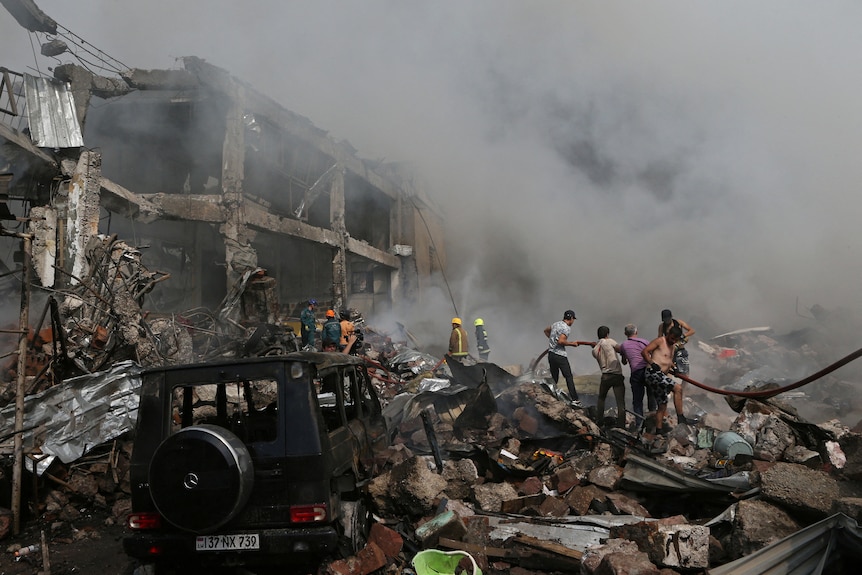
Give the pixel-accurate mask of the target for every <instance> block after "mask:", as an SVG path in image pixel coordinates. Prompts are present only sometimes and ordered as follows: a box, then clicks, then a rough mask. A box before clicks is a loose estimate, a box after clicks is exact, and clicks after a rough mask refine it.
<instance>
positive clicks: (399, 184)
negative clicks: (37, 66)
mask: <svg viewBox="0 0 862 575" xmlns="http://www.w3.org/2000/svg"><path fill="white" fill-rule="evenodd" d="M4 5H5V6H6V7H7V8H8V9H9V11H10V13H12V14H13V15H14V16H15V17H16V19H18V21H19V22H20V23H21V24H22V25H24V26H25V27H27V28H28V29H30V30H31V31H37V32H43V33H45V34H47V35H48V36H47V37H49V38H53V36H52V34H57V24H56V23H54V22H53V20H51V19H50V18H49V17H47V16H46V15H44V14H43V13H41V11H39V10H38V8H37V7H36V6H35V5H34V4H33V3H32V2H17V1H15V2H13V1H11V0H5V1H4ZM13 8H15V9H13ZM16 9H17V12H18V13H16ZM22 14H23V15H22ZM61 37H62V34H60V35H58V36H57V38H61ZM52 42H54V44H51V45H50V46H48V47H47V48H45V47H43V53H45V50H46V49H47V50H48V51H49V52H51V53H53V52H54V51H56V50H60V51H61V53H62V51H65V50H66V48H65V47H64V46H63V45H62V44H63V42H62V41H60V40H56V39H55V40H52ZM56 42H59V43H60V44H61V45H60V46H57V45H55V44H56ZM47 44H48V43H47V42H46V45H47ZM99 54H100V57H102V58H103V61H104V62H105V63H106V69H114V70H116V71H117V72H118V75H117V76H115V77H106V76H101V75H96V74H94V73H92V72H90V71H89V70H88V69H86V68H85V67H82V66H80V65H78V64H62V65H59V66H56V67H55V68H54V70H53V74H54V78H39V77H34V76H30V75H27V74H19V73H16V72H14V71H11V70H8V69H5V68H3V69H2V70H0V73H2V79H0V217H3V218H4V219H6V220H9V221H6V222H4V226H3V227H4V228H6V229H7V230H13V229H15V230H16V231H23V230H26V231H29V232H31V233H32V234H33V248H32V249H33V264H34V272H35V274H34V279H35V280H37V281H38V282H39V283H41V285H42V286H45V287H59V288H62V287H64V286H68V285H70V284H74V283H75V281H76V278H79V277H81V274H82V273H84V270H85V269H86V267H87V261H86V251H87V250H86V248H87V244H88V242H89V241H90V239H91V238H92V237H94V236H96V235H97V234H103V235H112V234H115V235H117V236H118V237H120V238H123V239H124V240H125V241H126V242H127V243H129V244H133V245H134V246H135V247H136V248H138V249H141V250H143V251H144V254H145V258H146V261H147V265H148V267H149V268H150V269H158V270H159V272H160V273H163V274H165V275H169V276H170V281H169V282H165V283H164V284H163V285H162V286H160V289H159V290H157V293H153V294H152V296H151V297H150V298H149V299H148V307H149V308H151V309H152V310H153V312H154V313H166V314H168V313H174V312H182V311H185V310H190V309H194V308H198V307H203V308H208V309H217V308H218V306H219V304H220V302H222V301H223V299H224V298H225V296H226V294H227V293H229V291H230V289H231V286H233V285H235V284H236V282H237V281H238V280H239V279H240V278H241V277H242V275H243V274H244V273H246V272H248V271H249V270H256V269H258V268H262V269H263V270H265V274H266V276H268V277H269V278H272V280H274V281H271V285H270V287H271V291H270V292H269V293H268V296H267V297H270V298H272V297H273V296H274V299H276V301H274V302H273V301H268V302H267V309H266V310H263V311H262V313H261V315H262V316H265V317H260V318H259V319H260V320H261V321H265V322H266V321H268V322H273V321H279V320H281V321H284V320H287V319H289V318H295V317H297V316H298V315H299V310H301V309H302V307H304V304H305V302H306V300H308V299H309V298H315V299H317V300H318V301H319V302H320V305H321V306H324V305H325V306H328V307H333V308H335V309H345V308H352V309H356V310H358V311H360V312H361V313H363V314H366V315H371V314H379V313H384V312H386V311H388V310H390V309H393V308H394V309H398V308H399V306H404V305H412V304H415V303H419V302H421V300H422V296H423V292H424V291H425V290H426V289H427V288H428V287H429V285H430V282H432V281H433V279H432V278H433V276H434V273H435V271H439V270H440V268H441V266H444V265H445V252H444V247H443V244H442V243H441V239H442V233H441V231H440V221H441V218H440V216H439V211H438V210H437V209H436V208H435V207H434V206H433V205H432V204H431V202H430V201H429V199H428V197H427V196H426V195H425V194H424V193H423V192H422V190H421V187H420V185H419V184H418V183H417V181H416V178H415V177H414V176H413V175H412V174H411V173H410V171H409V169H408V168H406V167H405V166H402V165H397V164H392V163H383V162H374V161H368V160H363V159H360V158H359V157H358V156H357V154H356V150H354V149H353V147H352V146H351V145H350V144H349V143H348V142H346V141H340V142H336V141H335V140H334V139H333V138H331V137H330V136H328V135H327V133H326V132H325V131H324V130H321V129H319V128H317V127H315V126H314V125H313V124H312V122H311V121H310V120H308V119H307V118H304V117H302V116H299V115H297V114H295V113H293V112H291V111H289V110H287V109H285V108H284V107H282V106H281V105H279V104H278V103H277V102H276V101H274V100H273V99H271V98H269V97H267V96H265V95H263V94H261V93H259V92H257V91H255V90H254V89H253V88H252V87H250V86H248V85H247V84H245V83H243V82H242V81H240V80H238V79H237V78H235V77H233V76H231V75H230V74H229V73H228V72H227V71H225V70H222V69H220V68H218V67H216V66H213V65H211V64H209V63H207V62H205V61H203V60H201V59H199V58H194V57H188V58H184V59H182V63H183V68H182V69H177V70H156V71H145V70H136V69H126V68H124V67H123V66H122V65H121V64H120V63H118V62H116V61H113V60H111V59H109V58H108V57H107V56H106V55H104V54H102V53H99ZM16 217H17V218H19V220H21V219H23V220H26V221H27V222H28V223H24V222H21V221H19V222H14V219H15V218H16ZM15 226H18V227H17V228H16V227H15ZM7 235H8V234H7ZM435 240H436V241H435ZM2 241H4V242H10V246H16V245H17V242H18V240H16V239H14V238H8V237H6V238H3V240H2ZM16 251H18V248H17V247H10V248H9V249H7V250H3V255H2V256H0V257H2V258H3V259H4V261H3V262H2V270H0V271H3V272H6V271H8V270H12V269H15V268H16V267H19V268H20V263H17V264H16V263H15V262H13V261H5V259H6V257H7V256H6V254H13V253H15V252H16ZM17 257H18V256H16V258H17ZM7 289H10V290H13V289H17V288H16V287H14V285H10V286H7ZM10 293H12V292H11V291H10Z"/></svg>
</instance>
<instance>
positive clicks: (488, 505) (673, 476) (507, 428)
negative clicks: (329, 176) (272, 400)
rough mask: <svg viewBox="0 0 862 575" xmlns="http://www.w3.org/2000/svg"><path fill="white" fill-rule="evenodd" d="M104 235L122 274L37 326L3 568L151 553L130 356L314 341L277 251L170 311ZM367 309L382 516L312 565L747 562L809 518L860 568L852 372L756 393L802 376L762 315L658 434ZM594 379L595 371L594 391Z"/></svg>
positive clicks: (107, 567)
mask: <svg viewBox="0 0 862 575" xmlns="http://www.w3.org/2000/svg"><path fill="white" fill-rule="evenodd" d="M91 255H92V257H93V258H94V259H95V261H100V262H102V264H101V265H100V266H96V267H95V268H94V269H96V270H98V269H102V270H105V273H101V272H94V275H93V276H92V277H90V278H82V280H83V281H82V283H81V284H79V287H78V288H76V290H75V291H73V292H69V293H60V294H57V295H56V297H55V298H52V299H50V300H49V301H48V302H47V304H46V313H45V314H43V315H42V318H43V319H44V320H45V323H46V325H41V324H39V325H35V326H33V329H32V333H31V337H30V342H31V347H30V352H31V356H30V357H31V358H33V360H32V361H30V362H28V364H27V374H26V375H27V377H26V382H27V385H26V389H27V392H28V399H27V412H26V413H27V415H26V417H25V429H24V430H23V433H22V435H23V437H24V448H25V452H26V455H27V457H26V460H25V461H26V464H25V465H26V467H27V471H26V472H25V474H24V476H25V480H24V481H23V486H22V488H23V492H22V502H23V503H22V507H23V508H24V509H25V511H24V513H25V515H24V516H23V517H22V525H21V530H20V533H19V534H18V535H13V518H12V515H11V512H9V511H6V510H4V511H3V513H2V514H0V541H2V544H0V551H2V553H0V573H8V574H13V573H35V572H38V571H39V570H43V571H45V572H48V571H49V569H50V571H49V572H50V573H54V574H59V573H93V572H96V571H97V570H100V571H101V572H106V573H114V572H116V573H123V572H128V573H131V572H133V571H137V573H139V574H140V573H144V572H145V570H143V569H141V568H136V566H135V565H133V564H132V563H131V562H129V561H128V560H127V559H126V558H125V556H124V555H123V554H122V551H121V543H120V541H121V537H122V533H123V521H124V519H125V515H126V513H127V512H128V510H129V508H130V504H129V498H128V495H129V492H130V488H129V479H128V468H129V456H130V454H131V449H132V445H133V435H132V423H133V421H134V401H135V394H136V392H137V389H136V387H135V385H134V380H135V377H134V375H135V369H136V368H135V367H132V366H135V365H142V366H147V365H161V364H164V363H185V362H190V361H206V360H208V359H212V358H215V357H223V356H230V355H234V356H242V355H272V354H281V353H288V352H290V351H294V350H296V349H297V345H296V338H295V336H294V334H293V331H292V328H291V327H290V326H289V322H288V321H287V320H286V319H285V318H280V317H279V316H278V310H277V309H270V308H268V307H267V306H266V305H265V304H263V305H262V304H261V302H267V301H272V299H271V298H269V297H268V296H267V293H266V292H267V290H271V289H274V286H272V285H271V282H270V281H269V280H268V278H267V277H266V275H265V272H263V271H262V270H251V271H249V273H247V274H246V275H245V276H243V279H242V281H241V283H240V284H239V285H238V286H236V289H235V290H234V292H233V293H231V294H230V295H229V296H228V297H227V298H226V299H225V302H224V303H223V306H222V308H221V309H220V310H216V311H208V310H192V311H190V312H189V313H187V314H176V315H174V316H171V317H155V316H150V315H148V314H147V313H145V312H144V311H143V309H144V308H143V303H144V302H143V299H144V295H145V294H146V293H147V292H148V291H149V290H150V289H152V287H153V285H154V284H155V283H157V282H158V281H160V280H161V277H162V276H160V275H159V274H153V273H150V272H149V271H147V270H146V269H145V268H144V267H143V265H142V264H141V262H140V257H139V254H138V253H137V252H136V251H135V250H132V249H130V248H129V247H128V246H126V245H125V244H123V243H122V242H119V241H117V240H116V238H107V239H103V240H101V241H94V242H93V245H92V254H91ZM107 278H113V280H112V281H108V280H107ZM107 309H110V310H112V311H111V313H104V312H105V310H107ZM118 310H122V313H119V312H118ZM34 315H36V317H37V318H38V314H34ZM46 318H47V319H46ZM354 319H355V320H357V323H358V324H359V325H361V326H363V330H362V331H363V336H364V345H363V346H362V348H361V350H360V352H359V353H361V354H363V355H364V356H365V357H366V359H367V361H368V362H369V365H370V366H371V370H370V371H371V373H372V374H373V375H374V377H375V380H374V383H375V386H376V388H377V391H378V394H379V396H380V397H381V398H382V400H383V402H384V404H385V409H384V414H385V416H386V418H387V423H388V424H389V427H390V430H391V433H392V443H391V446H390V447H389V448H388V449H387V450H386V451H385V452H383V453H381V454H379V457H378V460H377V462H376V469H377V473H376V476H375V479H374V480H373V481H372V482H371V484H370V485H369V486H368V489H369V492H370V495H371V496H372V497H373V501H374V504H375V520H376V522H375V525H374V528H373V530H372V534H371V538H370V542H369V544H368V545H367V546H366V548H365V549H364V550H363V551H361V552H360V553H358V554H357V555H356V556H355V557H351V558H346V559H345V558H342V559H336V558H332V559H331V560H327V561H324V562H323V563H322V564H321V565H320V566H316V567H315V568H314V569H313V570H314V571H317V572H320V573H339V574H348V573H350V574H367V573H418V574H420V575H422V574H423V573H434V572H438V571H435V570H433V569H435V568H433V567H432V565H437V567H436V569H440V566H441V565H442V566H444V571H441V572H451V573H456V572H460V569H456V567H455V565H457V563H458V562H460V563H461V568H462V569H467V572H468V573H469V572H470V570H471V569H472V566H473V563H472V562H475V565H476V566H477V568H478V569H481V570H482V572H483V573H485V574H491V573H520V574H523V575H526V574H529V573H572V572H581V573H597V574H599V573H674V572H682V573H704V572H707V570H710V571H713V570H720V569H725V570H726V571H724V572H732V570H733V569H735V568H737V566H738V565H739V563H738V562H739V561H745V559H746V558H749V557H751V556H752V554H753V553H755V552H757V551H758V550H762V549H766V550H767V551H768V550H769V549H772V548H774V547H775V546H776V545H781V543H779V541H780V540H782V539H783V538H786V537H788V538H790V539H789V540H788V541H791V542H792V543H786V542H785V543H784V545H785V546H787V547H788V548H789V551H788V552H789V553H790V555H794V553H796V552H797V551H796V545H797V543H796V542H795V541H794V540H793V537H795V536H796V535H798V534H800V533H803V532H804V533H808V532H807V531H806V530H808V529H812V528H813V529H821V530H823V531H822V532H819V531H818V532H816V533H815V535H817V537H814V536H812V537H808V538H807V539H806V540H809V539H816V540H820V541H823V542H824V543H823V545H822V548H819V547H818V548H814V549H813V550H811V549H810V545H809V546H808V547H805V549H806V550H807V551H806V553H807V554H808V555H807V556H810V557H815V558H816V560H817V561H819V560H820V557H821V556H824V555H826V556H829V557H830V559H828V560H824V561H825V562H826V563H825V564H826V565H829V572H831V573H839V572H850V571H851V569H852V566H853V562H854V560H855V559H858V557H859V555H860V553H859V549H860V545H862V541H860V539H859V538H858V529H857V528H856V521H858V520H859V518H860V516H862V450H860V445H862V435H860V433H859V431H860V430H859V429H851V428H849V427H848V425H847V422H843V421H842V420H841V415H842V413H847V412H849V408H848V406H841V405H831V403H830V398H833V397H841V396H843V397H846V396H847V394H846V393H845V389H844V388H845V387H846V386H847V385H848V384H847V383H846V382H842V381H838V380H835V379H831V378H830V377H831V376H830V375H829V374H823V376H822V377H819V378H818V380H817V385H816V386H807V387H799V388H798V389H795V390H794V391H793V392H789V393H787V394H780V395H777V396H775V397H745V395H746V394H751V393H752V392H756V391H757V390H760V391H761V392H762V391H763V390H768V389H770V388H774V387H776V385H784V384H786V383H787V382H782V381H781V380H780V378H778V377H770V376H767V375H764V371H765V370H764V368H763V367H762V366H763V365H768V363H765V361H768V360H764V355H766V356H768V357H777V358H781V357H784V359H783V360H777V361H776V362H775V365H786V364H787V361H786V356H788V355H790V354H787V352H786V350H785V349H784V348H783V347H782V344H781V343H780V341H779V340H778V339H775V338H772V337H770V335H769V334H768V333H767V332H766V331H765V330H763V329H760V328H759V329H756V330H748V331H746V330H743V331H741V332H739V333H735V334H733V336H732V337H731V336H728V337H725V338H722V339H721V340H719V341H713V342H711V343H710V344H706V343H704V344H703V345H702V346H701V351H703V352H704V353H705V354H706V356H705V357H707V359H706V360H705V361H709V362H711V366H712V367H713V368H714V369H713V373H714V374H715V377H714V381H710V382H708V383H709V384H710V385H714V386H716V387H720V388H722V389H729V390H731V391H732V392H733V393H734V394H733V395H721V394H717V393H712V392H709V391H705V390H703V389H700V388H699V387H696V386H695V385H691V384H689V385H687V387H686V400H685V411H686V415H687V416H688V419H690V420H691V423H689V424H680V425H676V423H677V422H676V419H675V415H674V414H673V413H672V412H671V414H670V415H669V418H668V421H667V423H668V424H669V426H670V428H671V432H670V433H669V434H667V435H666V436H663V435H658V434H656V433H654V431H655V421H654V416H653V415H651V414H648V415H647V417H646V420H645V421H638V420H637V419H635V417H634V416H633V415H632V414H627V417H628V419H627V426H626V428H625V429H621V428H615V427H613V423H614V417H613V416H614V414H615V413H614V411H615V409H616V408H615V407H612V408H611V409H610V410H609V411H608V412H607V413H605V414H596V413H595V408H594V407H587V408H585V409H584V408H576V407H574V406H573V405H572V404H571V403H570V402H569V401H568V398H567V396H566V395H565V394H563V393H560V392H559V391H558V390H557V388H556V387H554V386H552V385H551V384H550V381H549V379H548V378H547V374H546V373H545V372H543V371H542V368H541V365H542V364H541V363H540V364H539V365H540V367H539V369H538V370H536V371H533V372H530V371H529V370H526V372H525V373H521V371H522V369H521V368H515V367H510V368H508V369H503V368H502V367H500V366H498V365H496V364H493V363H473V364H472V365H462V364H460V363H457V362H451V361H450V362H448V363H444V362H443V358H440V357H435V356H432V355H428V354H426V353H424V352H423V351H422V350H420V349H416V347H415V338H412V337H410V334H409V332H408V331H406V330H405V329H401V330H399V332H398V333H382V332H378V331H377V330H375V329H374V326H364V325H363V320H362V318H361V317H357V316H356V315H354ZM48 324H50V327H46V326H47V325H48ZM10 347H14V342H13V343H12V345H11V346H10ZM806 353H807V354H808V355H809V357H808V359H809V360H819V359H820V358H819V356H818V353H817V351H816V350H807V351H806ZM758 354H759V355H758ZM834 359H836V358H829V360H828V361H833V360H834ZM468 363H472V362H468ZM823 363H824V364H825V363H828V362H823ZM15 368H16V364H15V363H14V362H13V363H10V364H7V365H6V370H5V381H6V382H7V383H6V385H7V387H6V389H5V390H3V393H2V395H3V397H4V398H5V399H6V401H7V402H8V403H9V404H8V405H6V407H5V408H3V410H2V411H0V416H2V425H3V429H2V435H3V437H2V441H3V444H2V448H3V453H4V457H5V459H4V463H5V464H4V467H3V479H4V481H3V486H4V488H3V496H4V503H3V506H4V507H9V499H10V496H9V493H10V489H9V485H10V481H11V476H12V474H11V461H12V459H11V457H10V456H9V454H11V452H12V451H11V447H12V441H13V439H12V438H13V436H14V433H13V427H12V425H13V421H14V401H12V400H13V398H14V385H15V382H16V380H17V373H16V371H15ZM597 377H598V376H585V377H581V378H579V380H578V388H579V389H582V390H584V392H583V393H582V396H581V398H582V399H586V401H585V404H586V405H588V406H589V405H594V403H595V401H592V402H591V401H590V400H589V398H590V396H591V393H593V394H594V393H595V389H596V387H597ZM776 382H778V383H776ZM761 395H764V396H765V395H769V394H768V393H762V394H761ZM814 403H818V404H821V405H825V406H827V407H830V405H831V408H832V409H834V411H835V414H836V417H834V418H832V419H831V420H828V421H817V422H811V421H808V420H807V419H806V418H805V417H804V416H802V415H800V413H801V412H804V411H805V410H804V409H800V408H805V407H809V406H810V405H812V404H814ZM832 403H834V402H832ZM842 409H843V410H844V411H842ZM84 423H87V425H84ZM28 424H29V425H28ZM34 471H35V472H34ZM836 514H842V515H839V516H838V517H840V520H836V519H834V517H836ZM824 521H832V523H828V525H829V526H830V527H829V529H832V527H831V526H832V525H833V524H834V525H840V532H841V533H842V535H841V537H843V539H840V544H837V545H832V547H828V545H827V544H828V541H829V540H830V537H829V536H827V535H829V534H830V533H832V531H830V530H827V527H823V526H824V525H827V523H823V522H824ZM835 529H836V530H838V529H839V528H838V527H836V528H835ZM31 545H38V546H39V547H38V548H30V547H28V546H31ZM21 548H23V552H22V551H21ZM16 551H19V553H21V555H20V556H18V557H16V555H15V552H16ZM785 551H786V550H785ZM444 553H447V554H444ZM770 557H771V556H768V555H767V556H765V558H762V559H761V561H762V562H764V564H765V563H769V561H770V560H771V559H770ZM781 560H783V559H781ZM800 560H801V558H800ZM735 562H736V563H735ZM722 566H723V567H722ZM48 568H49V569H48ZM445 569H450V571H445ZM716 572H721V571H716ZM782 572H783V571H782Z"/></svg>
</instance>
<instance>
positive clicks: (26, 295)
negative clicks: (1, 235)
mask: <svg viewBox="0 0 862 575" xmlns="http://www.w3.org/2000/svg"><path fill="white" fill-rule="evenodd" d="M21 242H22V243H23V245H24V263H23V269H24V273H23V280H22V281H21V319H20V322H19V324H18V326H19V329H20V331H21V339H20V340H18V381H17V385H16V388H15V443H14V449H15V462H14V467H13V468H12V517H13V519H14V526H13V533H14V534H15V535H18V534H19V533H20V532H21V475H22V470H23V469H24V434H23V431H24V393H25V382H26V378H27V345H28V341H27V331H28V324H29V322H30V317H29V316H30V252H31V246H30V244H31V242H32V238H31V236H30V235H28V234H22V236H21Z"/></svg>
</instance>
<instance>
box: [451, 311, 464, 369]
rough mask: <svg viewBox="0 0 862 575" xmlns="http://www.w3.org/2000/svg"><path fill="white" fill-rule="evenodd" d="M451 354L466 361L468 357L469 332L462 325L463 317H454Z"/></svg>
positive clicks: (456, 358)
mask: <svg viewBox="0 0 862 575" xmlns="http://www.w3.org/2000/svg"><path fill="white" fill-rule="evenodd" d="M449 355H450V356H452V358H453V359H455V360H457V361H460V362H461V363H464V359H465V358H466V357H467V332H466V331H464V328H463V327H461V318H460V317H453V318H452V334H451V335H450V336H449Z"/></svg>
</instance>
